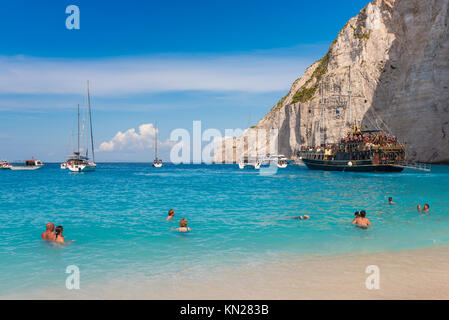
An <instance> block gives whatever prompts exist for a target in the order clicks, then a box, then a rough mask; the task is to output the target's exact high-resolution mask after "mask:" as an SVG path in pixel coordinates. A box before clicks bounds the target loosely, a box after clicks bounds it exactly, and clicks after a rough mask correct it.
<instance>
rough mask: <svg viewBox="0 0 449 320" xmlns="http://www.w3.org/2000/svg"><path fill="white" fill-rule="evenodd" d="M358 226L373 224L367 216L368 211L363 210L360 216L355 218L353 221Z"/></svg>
mask: <svg viewBox="0 0 449 320" xmlns="http://www.w3.org/2000/svg"><path fill="white" fill-rule="evenodd" d="M353 223H354V224H355V225H357V226H358V227H363V228H368V226H370V225H371V222H370V221H369V219H368V218H366V211H365V210H362V211H360V217H359V218H358V219H355V220H354V222H353Z"/></svg>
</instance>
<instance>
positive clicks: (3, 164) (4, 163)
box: [0, 160, 12, 170]
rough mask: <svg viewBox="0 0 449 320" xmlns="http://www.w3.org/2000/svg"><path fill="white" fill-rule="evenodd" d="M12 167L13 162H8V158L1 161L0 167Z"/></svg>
mask: <svg viewBox="0 0 449 320" xmlns="http://www.w3.org/2000/svg"><path fill="white" fill-rule="evenodd" d="M11 167H12V166H11V164H10V163H8V162H7V161H6V160H1V161H0V169H4V170H6V169H11Z"/></svg>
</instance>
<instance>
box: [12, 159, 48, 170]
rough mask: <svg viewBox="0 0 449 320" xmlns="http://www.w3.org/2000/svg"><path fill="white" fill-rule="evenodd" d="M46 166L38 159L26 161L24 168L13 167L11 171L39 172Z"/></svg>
mask: <svg viewBox="0 0 449 320" xmlns="http://www.w3.org/2000/svg"><path fill="white" fill-rule="evenodd" d="M43 166H44V163H43V162H42V161H40V160H38V159H30V160H25V165H24V166H11V165H10V167H9V169H10V170H37V169H40V168H42V167H43Z"/></svg>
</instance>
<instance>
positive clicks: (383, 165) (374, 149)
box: [298, 126, 405, 172]
mask: <svg viewBox="0 0 449 320" xmlns="http://www.w3.org/2000/svg"><path fill="white" fill-rule="evenodd" d="M298 156H299V157H300V159H301V160H302V161H303V162H304V164H305V165H306V166H307V167H308V168H309V169H312V170H326V171H358V172H370V171H374V172H401V171H403V170H404V167H405V145H403V144H401V143H399V142H398V140H397V138H396V137H394V136H391V135H389V134H388V133H385V132H382V131H378V130H371V131H362V130H360V128H359V127H357V126H355V127H354V128H353V130H352V131H351V132H350V133H349V134H348V135H347V136H346V137H345V138H343V139H341V141H340V143H336V144H331V145H326V146H320V147H312V148H310V147H303V148H302V149H301V150H300V151H299V153H298Z"/></svg>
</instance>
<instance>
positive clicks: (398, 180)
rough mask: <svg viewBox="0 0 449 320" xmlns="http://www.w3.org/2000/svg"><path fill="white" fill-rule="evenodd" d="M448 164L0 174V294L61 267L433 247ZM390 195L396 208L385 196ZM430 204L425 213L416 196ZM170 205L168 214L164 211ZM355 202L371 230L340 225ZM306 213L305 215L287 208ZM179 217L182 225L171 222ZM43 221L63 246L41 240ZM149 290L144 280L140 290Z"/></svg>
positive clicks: (169, 265) (444, 218)
mask: <svg viewBox="0 0 449 320" xmlns="http://www.w3.org/2000/svg"><path fill="white" fill-rule="evenodd" d="M448 182H449V166H433V167H432V172H431V173H424V172H416V171H405V172H404V173H400V174H380V173H379V174H377V173H338V172H320V171H310V170H308V169H306V168H305V167H302V166H293V165H292V166H289V167H288V168H287V169H280V170H279V171H278V173H277V174H276V175H273V176H261V175H259V174H258V173H257V172H256V171H251V170H239V169H238V167H237V165H171V164H166V165H165V166H164V167H163V168H160V169H155V168H153V167H152V166H151V165H150V164H125V163H123V164H122V163H121V164H111V163H108V164H106V163H100V164H98V168H97V170H96V171H95V172H91V173H85V174H73V173H69V172H68V171H66V170H61V169H59V164H47V165H46V166H45V167H44V168H43V169H41V170H37V171H32V172H25V171H9V170H3V171H0V235H1V240H0V296H2V295H3V296H6V295H9V294H13V293H15V294H20V293H21V292H24V293H25V292H29V291H33V290H41V289H46V288H54V287H55V288H58V287H61V288H64V286H65V279H66V277H67V274H66V273H65V270H66V267H67V266H68V265H77V266H78V267H79V269H80V272H81V277H82V281H83V283H85V282H88V283H89V284H91V285H92V284H95V283H101V282H102V281H103V280H105V279H109V278H111V277H113V278H116V279H117V278H121V277H124V278H125V277H126V278H127V279H132V275H133V274H134V273H139V274H141V275H147V276H154V275H158V274H160V275H163V274H165V273H167V272H170V273H172V274H173V273H176V272H182V273H188V272H189V271H191V270H196V271H198V270H202V269H204V270H213V269H214V268H217V267H219V266H225V265H232V266H238V265H245V264H248V263H251V262H254V261H266V260H269V261H276V259H279V258H281V257H283V258H285V257H289V256H295V257H301V256H310V255H313V256H327V255H338V254H346V253H351V254H358V253H371V252H383V251H395V250H405V249H413V248H422V247H433V246H438V245H441V244H446V243H448V242H449V187H448V185H449V184H448ZM389 196H392V197H393V198H394V201H395V202H397V203H398V204H397V205H389V204H388V201H387V199H388V197H389ZM424 203H429V204H430V207H431V209H430V212H429V213H428V214H421V213H418V212H417V210H416V205H417V204H424ZM170 208H173V209H175V211H176V215H175V219H174V220H175V221H173V222H167V221H166V220H165V218H166V216H167V212H168V210H169V209H170ZM361 209H365V210H366V211H367V213H368V218H370V220H371V222H372V224H373V225H372V227H371V228H370V229H368V230H363V229H359V228H357V227H354V226H353V225H352V224H351V221H352V218H353V214H354V211H356V210H361ZM304 214H308V215H310V216H311V219H310V220H307V221H298V220H295V219H292V218H291V217H293V216H298V215H304ZM184 217H185V218H187V219H188V221H189V226H190V227H191V228H192V232H190V233H188V234H179V233H177V232H174V231H171V230H170V229H171V227H177V226H178V222H179V219H181V218H184ZM47 222H54V223H55V224H56V225H63V226H64V235H65V238H66V240H71V239H75V240H76V241H75V242H74V243H72V244H70V245H68V246H66V247H54V246H52V245H49V244H48V243H44V242H43V241H41V239H40V234H41V232H43V231H44V230H45V224H46V223H47ZM150 290H151V289H150Z"/></svg>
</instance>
